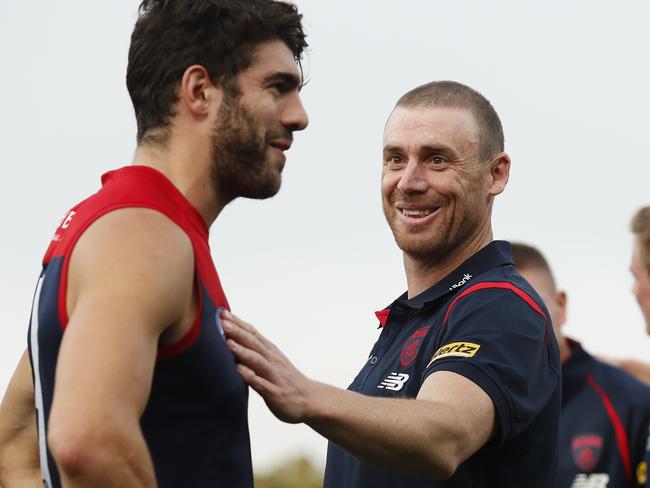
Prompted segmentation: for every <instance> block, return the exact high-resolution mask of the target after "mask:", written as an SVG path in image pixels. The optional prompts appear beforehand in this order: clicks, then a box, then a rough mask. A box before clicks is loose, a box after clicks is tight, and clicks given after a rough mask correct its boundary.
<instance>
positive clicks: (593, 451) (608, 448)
mask: <svg viewBox="0 0 650 488" xmlns="http://www.w3.org/2000/svg"><path fill="white" fill-rule="evenodd" d="M570 345H571V348H572V351H571V356H569V358H568V359H567V360H566V361H564V363H563V364H562V411H561V416H560V431H559V438H560V461H559V484H558V487H559V488H570V487H584V488H588V487H598V488H601V487H602V488H605V487H614V488H626V487H638V486H646V479H647V474H646V471H647V467H646V466H647V465H646V462H645V459H644V458H645V456H646V445H647V438H648V425H649V424H650V388H649V387H648V386H646V385H644V384H643V383H641V382H639V381H637V380H636V379H635V378H633V377H632V376H631V375H629V374H627V373H626V372H625V371H623V370H621V369H619V368H615V367H613V366H611V365H609V364H606V363H603V362H602V361H598V360H597V359H594V358H593V357H592V356H590V355H589V354H588V353H587V352H585V351H584V349H582V347H580V344H578V343H577V342H575V341H570Z"/></svg>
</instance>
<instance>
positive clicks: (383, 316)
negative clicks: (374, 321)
mask: <svg viewBox="0 0 650 488" xmlns="http://www.w3.org/2000/svg"><path fill="white" fill-rule="evenodd" d="M389 313H390V308H386V309H384V310H379V311H378V312H375V315H376V317H377V318H378V319H379V327H383V326H384V325H386V322H387V321H388V314H389Z"/></svg>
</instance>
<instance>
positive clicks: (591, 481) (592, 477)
mask: <svg viewBox="0 0 650 488" xmlns="http://www.w3.org/2000/svg"><path fill="white" fill-rule="evenodd" d="M608 484H609V475H608V474H607V473H593V474H579V475H577V476H576V477H575V479H574V480H573V484H572V485H571V488H607V485H608Z"/></svg>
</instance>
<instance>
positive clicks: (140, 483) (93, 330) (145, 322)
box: [48, 209, 194, 488]
mask: <svg viewBox="0 0 650 488" xmlns="http://www.w3.org/2000/svg"><path fill="white" fill-rule="evenodd" d="M193 272H194V256H193V251H192V247H191V243H190V241H189V239H188V238H187V236H186V235H185V234H184V233H183V231H182V230H181V229H179V228H178V227H177V226H176V225H175V224H173V223H172V222H171V221H170V220H168V219H167V218H166V217H164V216H163V215H161V214H159V213H156V212H154V211H152V210H147V209H124V210H118V211H115V212H112V213H109V214H107V215H106V216H104V217H102V218H101V219H100V220H98V221H96V222H95V223H94V224H93V225H92V226H91V227H89V228H88V230H87V231H86V232H85V233H84V234H83V235H82V237H81V238H80V240H79V242H78V243H77V245H76V247H75V249H74V251H73V254H72V258H71V261H70V269H69V282H68V283H69V287H68V310H69V314H70V320H69V322H68V324H67V326H66V329H65V333H64V334H63V340H62V342H61V348H60V351H59V357H58V363H57V369H56V382H55V390H54V398H53V401H52V409H51V414H50V418H49V425H48V444H49V447H50V451H51V453H52V456H53V458H54V460H55V462H56V464H57V467H58V470H59V474H60V475H61V480H62V484H63V486H65V487H66V488H76V487H90V486H92V487H93V488H104V487H127V486H128V487H132V488H138V487H153V486H155V485H156V478H155V473H154V467H153V462H152V459H151V456H150V454H149V451H148V448H147V445H146V442H145V439H144V436H143V434H142V431H141V428H140V417H141V416H142V413H143V411H144V408H145V406H146V404H147V401H148V398H149V392H150V389H151V382H152V377H153V370H154V366H155V361H156V355H157V348H158V342H159V339H160V336H161V334H162V333H163V331H165V330H166V329H168V328H169V327H171V326H173V325H174V324H177V323H179V321H181V317H183V316H184V314H186V313H187V311H188V308H189V305H190V303H191V297H192V287H193Z"/></svg>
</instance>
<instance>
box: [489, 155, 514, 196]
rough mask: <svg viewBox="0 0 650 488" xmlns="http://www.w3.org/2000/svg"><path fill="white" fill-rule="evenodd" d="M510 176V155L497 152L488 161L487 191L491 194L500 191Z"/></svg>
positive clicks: (493, 194) (496, 193)
mask: <svg viewBox="0 0 650 488" xmlns="http://www.w3.org/2000/svg"><path fill="white" fill-rule="evenodd" d="M508 178H510V156H508V155H507V154H506V153H504V152H502V153H499V154H497V155H496V156H495V157H494V158H493V159H492V162H491V163H490V187H489V189H488V193H489V195H491V196H495V195H498V194H499V193H501V192H502V191H503V190H504V188H505V187H506V184H507V183H508Z"/></svg>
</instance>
